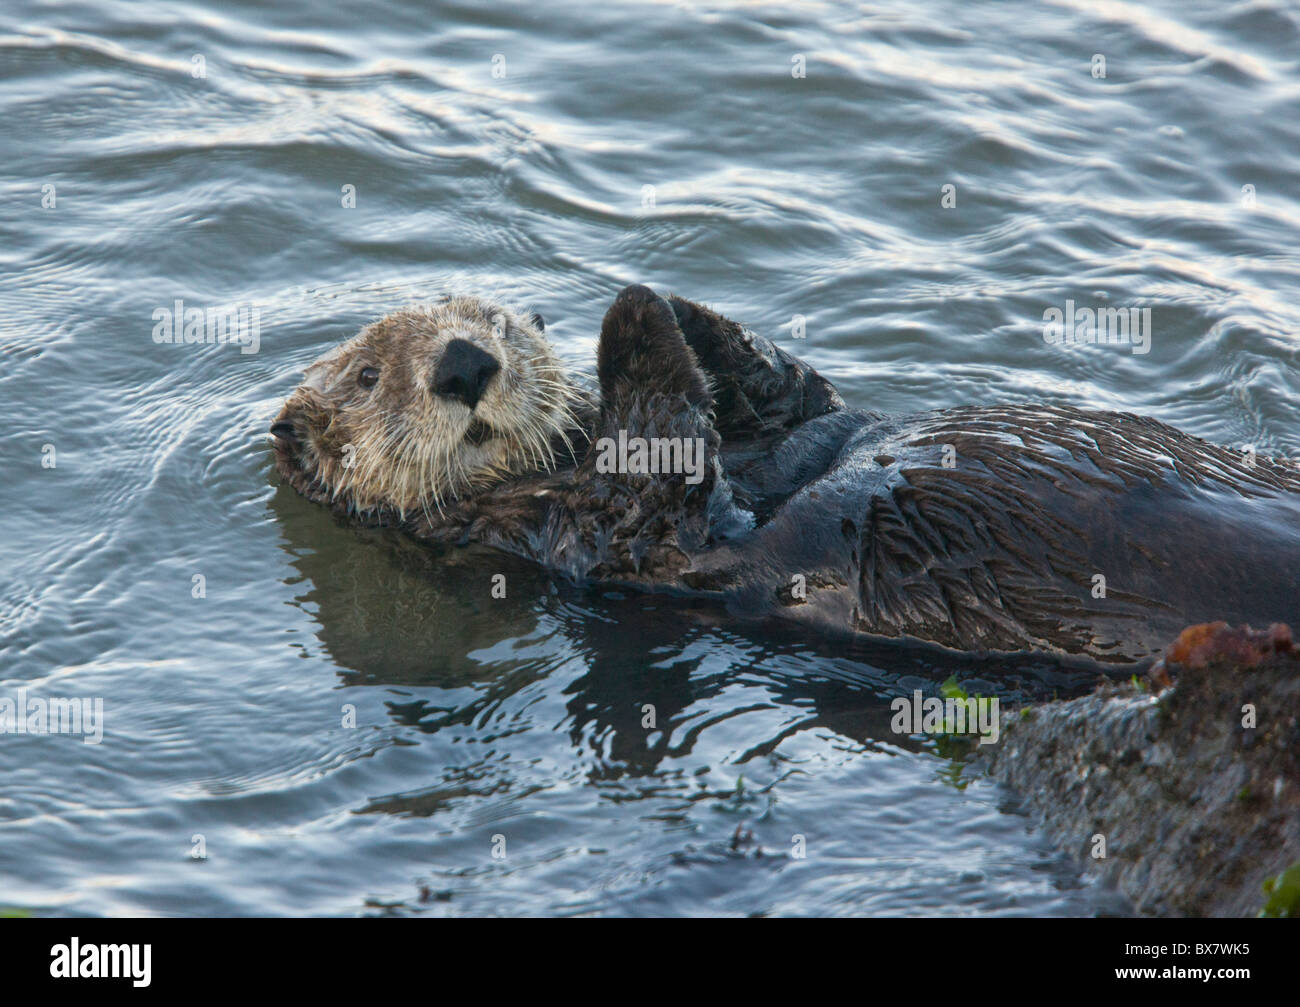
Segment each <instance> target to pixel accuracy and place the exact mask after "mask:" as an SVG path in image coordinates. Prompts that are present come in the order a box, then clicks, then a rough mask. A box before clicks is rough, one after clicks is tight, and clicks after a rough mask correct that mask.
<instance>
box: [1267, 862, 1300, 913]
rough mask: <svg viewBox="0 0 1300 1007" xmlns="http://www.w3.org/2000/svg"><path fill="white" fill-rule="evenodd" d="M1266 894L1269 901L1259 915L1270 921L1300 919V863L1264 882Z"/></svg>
mask: <svg viewBox="0 0 1300 1007" xmlns="http://www.w3.org/2000/svg"><path fill="white" fill-rule="evenodd" d="M1264 894H1265V895H1267V896H1268V901H1267V902H1265V903H1264V908H1263V909H1261V910H1260V911H1259V915H1260V916H1263V917H1267V918H1269V919H1296V918H1297V917H1300V861H1297V862H1296V863H1294V864H1292V865H1291V866H1290V867H1288V868H1287V869H1286V870H1285V871H1282V872H1281V873H1280V874H1278V875H1276V876H1275V877H1271V878H1267V879H1265V881H1264Z"/></svg>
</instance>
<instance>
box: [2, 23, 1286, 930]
mask: <svg viewBox="0 0 1300 1007" xmlns="http://www.w3.org/2000/svg"><path fill="white" fill-rule="evenodd" d="M1298 150H1300V8H1298V7H1297V6H1296V5H1295V4H1294V3H1290V2H1279V0H1256V2H1242V3H1233V2H1222V0H1178V2H1174V0H1151V2H1125V0H1049V2H1042V3H1028V2H1026V3H1015V2H1009V0H1001V2H989V0H985V2H963V0H948V2H943V0H906V2H902V0H898V2H886V3H872V4H866V5H859V4H852V3H830V2H827V3H788V2H787V3H779V4H776V3H772V4H768V3H762V2H758V3H739V2H736V3H725V2H724V3H708V4H686V3H674V4H669V3H606V4H600V5H590V4H580V3H556V4H527V5H522V4H521V5H511V6H509V7H505V6H500V5H483V6H481V7H479V6H475V5H473V4H436V3H435V4H428V5H422V4H417V3H413V2H410V3H407V2H379V3H372V4H367V5H366V6H365V7H364V9H363V10H362V9H358V10H351V11H345V10H339V9H335V8H334V7H332V6H331V5H326V4H310V5H309V4H303V3H296V2H287V3H281V4H276V5H274V6H267V5H263V4H259V3H244V2H222V3H220V4H215V3H214V4H204V3H197V2H191V3H163V4H147V5H146V4H136V3H125V2H111V0H95V2H76V0H73V2H66V3H22V2H17V3H10V4H6V5H5V7H4V9H3V11H0V472H2V475H0V515H3V517H0V521H2V522H3V535H0V572H2V576H0V700H2V699H4V698H6V697H7V698H10V699H14V700H17V699H18V698H19V697H20V696H23V697H27V698H28V699H29V700H30V699H31V698H47V699H48V698H51V697H78V698H87V699H98V700H101V701H102V705H103V721H102V727H103V737H102V740H99V742H98V743H96V744H88V743H86V741H85V739H83V738H82V737H79V736H76V735H71V734H57V735H44V736H41V735H30V734H28V735H0V907H9V908H11V909H16V910H21V911H24V912H30V913H32V914H36V915H44V914H90V915H114V914H120V915H244V914H254V915H282V914H323V915H344V916H346V915H378V914H396V915H412V916H416V915H470V914H529V915H545V914H619V915H630V914H725V915H754V914H788V915H840V914H845V915H848V914H898V915H922V914H944V915H1017V914H1033V915H1092V914H1112V913H1120V914H1122V913H1125V912H1128V911H1129V910H1128V907H1127V906H1126V905H1125V904H1124V903H1123V901H1122V900H1120V899H1118V898H1117V897H1116V896H1114V895H1113V894H1112V893H1108V892H1106V891H1104V890H1101V889H1099V888H1098V887H1097V886H1095V885H1093V884H1091V883H1089V882H1087V881H1086V880H1085V879H1084V878H1083V876H1082V874H1081V872H1080V870H1079V866H1078V862H1077V860H1076V859H1075V858H1074V856H1073V854H1074V853H1075V852H1077V851H1071V850H1058V849H1055V848H1053V847H1051V846H1049V845H1048V844H1047V843H1045V842H1044V841H1043V839H1042V837H1040V836H1039V835H1037V834H1036V833H1035V831H1034V829H1033V827H1032V822H1031V821H1030V820H1029V819H1027V818H1026V817H1024V816H1023V815H1022V814H1021V813H1020V812H1019V810H1018V807H1017V804H1016V799H1015V797H1014V795H1011V794H1009V793H1007V792H1005V791H1003V790H1001V789H999V788H997V787H995V786H994V785H992V784H991V783H989V782H987V781H985V780H980V779H970V778H969V776H968V775H966V774H963V772H962V767H961V764H960V761H957V760H954V759H953V758H952V757H951V756H952V752H951V751H949V750H948V749H946V748H945V747H944V746H941V745H938V744H936V743H935V742H934V741H926V740H923V739H920V738H915V739H911V738H902V737H900V736H898V735H896V734H894V733H892V732H891V731H890V729H889V719H890V716H891V714H890V710H889V705H888V702H889V697H890V696H892V695H896V694H898V693H900V692H905V691H907V690H909V689H911V688H913V687H918V688H920V687H924V688H928V689H933V687H934V685H935V684H936V683H937V682H938V681H941V680H942V679H943V678H944V677H946V676H947V675H948V674H950V673H951V671H952V669H951V668H949V667H940V666H939V665H938V664H936V663H935V661H934V660H932V659H931V658H928V657H926V656H925V655H923V654H917V653H913V652H911V651H909V650H908V649H907V648H903V647H896V648H888V647H882V648H877V649H875V650H872V651H870V652H862V653H858V652H855V653H852V654H848V653H842V652H838V651H836V649H835V648H833V647H831V646H829V645H827V644H825V643H823V642H821V641H816V640H811V641H809V640H774V639H768V638H764V637H760V636H755V635H752V634H749V635H747V634H746V633H744V632H740V631H739V630H738V629H737V628H736V627H734V626H728V625H727V624H725V623H716V624H713V623H709V622H708V621H707V620H699V619H693V618H687V617H686V616H685V615H684V614H683V613H682V612H681V611H679V610H677V609H674V608H673V607H672V606H671V605H667V604H665V603H664V601H663V600H662V599H657V600H656V599H651V598H644V597H637V596H618V595H616V594H612V593H608V592H606V593H601V592H594V591H585V590H580V589H576V588H573V587H570V586H566V585H563V584H557V583H555V582H553V581H552V580H551V578H549V577H547V576H546V575H545V574H544V573H542V572H541V571H538V570H535V569H532V568H530V567H528V566H527V565H526V564H523V563H520V562H518V561H515V560H512V559H509V558H506V557H502V556H499V555H495V554H492V553H490V552H487V551H483V550H470V551H464V552H459V553H455V554H453V555H451V556H449V557H436V556H433V555H431V554H429V553H428V552H426V551H424V550H422V549H420V548H418V547H415V546H412V545H411V544H409V543H405V542H403V541H401V540H400V539H397V538H395V537H393V536H390V535H386V534H379V533H368V532H357V531H354V530H349V529H347V528H343V527H341V526H339V525H338V524H336V523H335V522H334V521H333V520H332V519H331V518H330V517H329V516H328V515H326V514H325V513H323V512H322V511H321V510H320V509H319V508H316V507H314V506H312V505H310V504H308V503H306V502H305V501H303V500H301V499H300V498H298V497H297V496H296V495H295V494H294V493H293V492H292V491H290V490H287V489H286V488H284V487H282V486H281V485H280V483H279V480H278V478H277V477H276V475H275V473H274V471H273V467H272V463H271V456H270V452H269V450H268V447H267V443H266V428H267V425H268V423H269V421H270V418H271V417H272V416H273V414H274V412H275V411H276V409H277V407H278V404H279V402H280V401H281V400H282V399H283V397H284V396H285V395H286V394H287V393H288V392H289V391H290V390H291V389H292V388H293V386H294V385H295V383H296V381H297V377H298V375H299V373H300V372H301V370H302V368H303V366H304V365H306V364H307V363H308V362H310V361H311V360H312V359H313V358H314V357H315V356H317V355H318V354H319V353H321V352H322V351H323V350H325V349H326V348H327V347H329V346H331V345H333V344H334V343H336V342H337V341H339V340H341V339H343V338H346V337H347V336H349V335H351V334H353V333H354V332H355V331H356V330H357V329H358V328H359V327H361V326H362V325H364V324H365V323H366V322H368V321H370V320H373V319H375V318H377V317H379V316H380V315H382V314H384V313H385V312H387V311H389V310H391V309H393V308H395V307H398V306H401V305H403V304H408V303H412V302H418V301H420V300H422V299H429V298H432V297H434V296H436V295H437V294H439V293H442V292H446V291H462V292H482V293H488V294H491V295H493V296H498V297H502V298H505V299H507V300H509V301H511V302H514V303H516V304H520V305H527V306H529V307H531V308H533V309H536V310H539V311H540V312H541V313H542V314H543V315H544V316H545V318H546V320H547V332H548V335H549V336H550V337H551V338H552V339H553V341H554V342H555V343H556V345H557V347H558V348H559V350H560V352H561V353H562V355H563V356H564V358H565V360H566V361H568V362H569V363H570V365H571V366H572V367H573V368H574V370H575V371H583V370H590V369H591V368H592V366H593V353H594V347H595V337H596V333H597V331H598V324H599V319H600V317H601V315H602V314H603V312H604V310H605V308H606V307H607V306H608V304H609V302H610V300H611V299H612V297H613V296H614V294H615V292H616V291H617V290H618V289H619V288H620V287H621V286H622V285H624V284H626V283H629V282H644V283H648V284H651V285H652V286H654V287H656V289H659V290H662V291H674V292H677V293H680V294H683V295H685V296H688V297H692V298H695V299H699V300H704V301H707V302H709V303H711V304H713V305H714V306H716V307H717V308H719V309H720V310H722V311H723V312H725V313H727V314H729V315H731V316H733V317H736V318H739V319H741V320H743V321H745V322H746V323H748V324H749V325H751V326H752V327H753V328H755V329H757V330H759V331H763V332H766V333H768V334H770V335H772V336H773V337H774V338H775V339H776V340H777V341H778V342H779V343H781V345H783V346H786V347H787V348H788V349H790V350H792V351H793V352H796V353H798V354H799V355H800V356H803V357H805V358H807V359H808V360H810V361H811V362H812V363H813V364H814V366H816V367H817V368H819V369H820V370H821V371H822V372H823V373H825V374H826V375H827V376H828V377H830V378H831V379H832V380H834V381H835V382H836V383H837V385H838V386H839V388H840V390H841V392H842V394H843V395H844V397H845V399H846V400H847V401H848V402H849V403H851V404H853V405H855V406H861V407H870V408H876V409H881V410H888V411H910V410H919V409H925V408H932V407H939V406H948V405H959V404H980V403H996V402H1006V401H1051V402H1060V403H1069V404H1074V405H1080V406H1093V407H1102V408H1113V409H1123V410H1131V411H1136V412H1143V413H1149V414H1152V415H1155V416H1158V417H1160V418H1161V419H1164V420H1166V421H1168V422H1171V423H1174V424H1176V425H1178V426H1180V427H1182V428H1184V429H1186V430H1188V431H1190V432H1192V433H1195V434H1199V435H1202V436H1205V437H1209V438H1212V439H1215V440H1218V441H1220V442H1222V443H1226V444H1232V445H1237V446H1243V447H1244V446H1247V445H1251V446H1254V447H1255V448H1256V449H1257V450H1259V451H1260V452H1269V453H1274V454H1286V455H1291V456H1296V455H1300V424H1298V423H1297V421H1296V416H1297V407H1298V406H1300V370H1298V365H1300V361H1298V359H1297V346H1300V336H1298V333H1300V299H1297V297H1296V291H1297V290H1300V200H1298V194H1300V189H1298V187H1297V176H1296V167H1297V160H1296V154H1297V151H1298ZM948 187H951V188H948ZM352 203H354V205H347V204H352ZM178 300H180V301H182V302H183V304H184V305H185V306H189V307H199V308H203V309H225V308H232V307H233V308H236V309H238V308H240V307H243V308H244V309H246V310H248V311H250V312H251V311H253V310H254V309H255V310H256V312H257V318H258V319H259V322H260V326H259V340H258V343H257V345H256V347H255V349H256V352H248V351H251V350H253V349H254V347H253V346H251V345H250V346H238V345H232V344H227V345H187V344H180V345H177V344H165V343H158V342H156V341H155V339H154V338H153V334H154V330H155V324H156V321H155V317H156V315H155V313H156V312H157V311H159V310H160V309H163V308H172V307H173V306H174V304H175V302H176V301H178ZM1067 302H1073V303H1074V304H1075V305H1076V306H1090V307H1093V308H1100V307H1119V308H1126V309H1127V308H1145V307H1149V308H1150V309H1151V316H1150V317H1151V322H1150V329H1149V331H1148V332H1147V333H1146V336H1148V337H1149V342H1147V343H1146V344H1145V345H1144V346H1139V345H1133V344H1129V345H1105V346H1099V345H1077V346H1062V345H1056V344H1053V343H1051V342H1049V341H1048V340H1047V339H1045V338H1044V321H1043V320H1044V312H1045V311H1048V310H1049V309H1051V308H1057V309H1059V310H1062V311H1064V310H1066V307H1067ZM800 337H802V338H800ZM1138 350H1146V352H1135V351H1138ZM498 572H504V573H507V574H508V583H509V585H510V586H509V591H508V597H507V598H505V599H494V598H492V597H491V596H490V584H489V578H490V576H491V574H493V573H498ZM1004 671H1005V673H1006V674H1005V675H1004V676H1002V680H1003V681H1004V683H1005V681H1008V680H1009V681H1012V683H1013V685H1014V682H1015V681H1017V679H1015V674H1020V673H1021V672H1015V673H1014V674H1013V670H1012V669H998V668H987V667H982V668H979V669H977V672H978V675H977V677H978V676H983V678H984V679H998V678H999V676H1000V675H1002V672H1004ZM1022 671H1023V669H1022ZM1031 672H1033V673H1032V674H1030V675H1029V678H1032V679H1033V680H1034V681H1036V682H1038V683H1039V684H1043V683H1047V685H1048V686H1049V687H1051V683H1052V682H1053V679H1052V672H1051V671H1050V669H1049V670H1042V669H1031ZM646 704H650V705H653V706H654V707H655V711H656V716H657V725H656V728H655V729H654V730H647V729H646V728H644V727H643V726H642V716H643V714H642V708H643V706H645V705H646ZM91 740H92V741H93V740H95V739H93V738H92V739H91ZM1082 844H1083V840H1082V839H1081V842H1080V849H1082ZM799 852H802V853H803V854H804V855H803V856H795V855H792V853H799Z"/></svg>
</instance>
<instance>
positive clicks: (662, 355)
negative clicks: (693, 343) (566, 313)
mask: <svg viewBox="0 0 1300 1007" xmlns="http://www.w3.org/2000/svg"><path fill="white" fill-rule="evenodd" d="M596 358H597V359H596V370H597V374H598V376H599V378H600V387H601V393H602V395H603V396H604V397H605V398H606V399H611V398H612V397H613V395H614V393H615V392H616V391H617V392H618V393H619V394H622V395H626V394H629V393H631V394H637V395H652V394H656V393H664V394H673V393H678V394H682V395H685V396H686V398H687V400H688V401H690V402H691V403H692V404H693V405H708V404H709V403H710V402H711V398H710V395H709V389H708V383H707V381H706V380H705V377H704V373H703V372H702V371H701V370H700V366H699V363H698V361H697V360H696V359H695V354H694V353H692V352H691V349H690V347H689V346H687V344H686V339H685V338H684V337H683V336H682V331H681V329H680V328H679V327H678V325H677V316H676V315H675V314H674V313H673V309H672V306H671V305H670V304H669V303H668V302H667V301H666V300H664V299H663V298H662V297H660V296H659V295H658V294H656V293H655V292H654V291H653V290H651V289H650V288H649V287H646V286H644V285H642V284H639V283H637V284H633V285H631V286H628V287H624V288H623V289H622V290H621V291H619V294H618V296H617V297H616V298H614V303H613V304H611V305H610V307H609V310H608V311H606V312H605V319H604V321H603V322H602V323H601V326H600V347H599V350H598V351H597V354H596Z"/></svg>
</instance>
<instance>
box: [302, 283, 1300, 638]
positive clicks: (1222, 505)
mask: <svg viewBox="0 0 1300 1007" xmlns="http://www.w3.org/2000/svg"><path fill="white" fill-rule="evenodd" d="M597 370H598V375H599V378H600V390H601V398H600V403H599V407H598V410H597V409H596V408H594V407H593V409H592V410H591V411H590V412H589V413H587V414H585V415H584V416H583V423H584V427H585V429H584V430H583V431H582V432H581V433H582V434H583V437H580V438H579V439H578V440H576V441H575V443H577V444H580V445H581V446H582V449H581V450H579V451H578V452H577V455H576V456H570V458H569V464H567V465H565V466H563V467H562V468H560V469H559V470H558V471H556V472H553V473H536V474H524V475H521V476H519V477H517V478H515V479H512V480H510V481H508V482H505V483H502V484H500V485H498V486H495V487H493V488H491V489H489V490H486V491H485V492H483V493H481V494H479V495H478V496H476V497H474V498H473V499H469V500H462V501H456V502H453V503H452V504H451V506H450V507H448V508H447V509H446V510H445V511H444V513H442V514H441V515H437V514H435V515H430V516H422V517H421V518H420V519H419V520H418V521H410V522H406V523H404V524H403V523H400V522H398V521H397V519H396V518H395V517H394V516H392V515H382V514H378V515H374V514H372V515H368V516H367V517H368V518H369V519H370V520H372V521H374V522H376V523H387V524H400V525H401V527H403V528H404V530H406V531H408V532H409V533H411V534H413V535H415V536H416V537H419V538H422V539H427V540H436V541H443V542H455V543H468V542H480V543H484V544H487V545H491V546H495V547H498V548H502V549H506V550H508V551H510V552H512V553H516V554H518V555H522V556H525V557H527V558H529V559H532V560H535V561H537V562H539V563H542V564H544V565H545V566H547V567H549V568H551V569H554V570H558V571H562V572H564V573H566V574H568V575H569V576H571V577H573V578H575V579H577V580H579V581H586V580H596V581H607V582H615V583H621V584H626V585H630V586H635V587H639V588H642V589H651V590H663V591H669V592H673V593H676V594H680V595H683V596H696V597H708V598H711V599H714V600H717V601H720V602H722V603H723V604H724V605H725V606H726V609H727V611H728V612H729V613H730V614H731V615H732V616H733V617H735V618H738V619H745V620H761V619H769V618H776V619H779V620H780V621H782V622H792V623H794V624H795V625H802V626H803V627H804V628H805V630H812V631H815V632H816V633H817V634H818V635H820V636H827V635H831V636H835V635H845V634H871V635H873V636H883V637H913V638H916V639H920V640H925V641H930V642H933V643H938V644H941V645H943V646H947V647H951V648H955V649H959V650H963V651H1022V650H1029V651H1041V652H1048V653H1058V654H1060V653H1065V654H1076V655H1083V656H1086V657H1089V658H1093V659H1096V660H1100V661H1108V662H1128V661H1135V660H1140V659H1143V658H1146V657H1148V656H1150V655H1153V654H1155V653H1156V652H1158V651H1159V650H1160V648H1161V647H1163V646H1164V644H1166V643H1167V642H1168V641H1169V640H1170V639H1172V638H1173V637H1174V636H1176V635H1177V633H1178V632H1179V631H1180V630H1181V629H1182V627H1183V626H1184V625H1186V624H1188V623H1190V622H1199V621H1204V620H1209V619H1218V618H1223V619H1227V620H1229V621H1233V622H1237V621H1240V622H1253V623H1255V624H1264V623H1268V622H1270V621H1288V620H1289V621H1292V622H1294V621H1296V615H1297V611H1296V598H1297V597H1300V578H1298V575H1297V570H1298V569H1300V565H1298V562H1297V561H1300V476H1298V475H1297V473H1296V472H1295V470H1294V469H1293V468H1290V467H1287V466H1284V465H1282V464H1280V463H1277V462H1274V461H1271V460H1269V459H1266V458H1259V459H1258V460H1257V461H1256V464H1255V465H1254V466H1253V467H1252V466H1250V465H1248V464H1247V463H1246V462H1245V460H1244V459H1243V457H1242V456H1241V455H1240V454H1239V453H1237V452H1234V451H1231V450H1229V449H1227V448H1223V447H1218V446H1216V445H1213V444H1210V443H1208V442H1206V441H1203V440H1200V439H1198V438H1194V437H1190V436H1188V435H1186V434H1183V433H1181V432H1179V431H1177V430H1175V429H1173V428H1172V427H1169V426H1166V425H1165V424H1162V423H1160V422H1158V421H1156V420H1153V419H1148V418H1144V417H1138V416H1134V415H1131V414H1122V413H1120V414H1116V413H1100V412H1091V411H1085V410H1078V409H1072V408H1067V407H1060V406H995V407H970V408H961V409H949V410H940V411H935V412H929V413H921V414H917V415H913V416H904V417H886V416H882V415H879V414H876V413H871V412H864V411H856V410H848V409H846V408H845V406H844V403H843V401H842V400H841V399H840V397H839V395H838V393H837V392H836V391H835V389H834V388H833V387H832V386H831V384H830V383H829V382H828V381H826V379H824V378H823V377H822V376H821V375H819V374H817V373H816V372H815V371H814V370H812V369H811V368H810V367H808V365H807V364H805V363H803V362H802V361H800V360H797V359H796V358H794V357H792V356H790V355H789V354H788V353H786V352H785V351H783V350H781V349H780V348H778V347H776V346H775V345H773V344H772V343H771V342H769V341H768V340H766V339H764V338H763V337H761V336H757V335H755V334H754V333H752V332H750V331H749V330H747V329H745V328H743V327H742V326H740V325H738V324H736V323H735V322H732V321H730V320H728V319H725V318H723V317H721V316H720V315H718V314H716V313H714V312H712V311H710V310H709V309H707V308H705V307H702V306H701V305H698V304H694V303H692V302H690V301H686V300H683V299H682V298H678V297H672V298H669V299H663V298H660V297H658V296H657V295H655V294H654V293H653V292H652V291H650V290H649V289H647V288H646V287H642V286H633V287H628V288H626V289H625V290H623V291H622V292H621V293H620V294H619V296H618V297H617V299H616V300H615V301H614V303H613V305H612V306H611V307H610V309H609V311H608V312H607V313H606V315H605V319H604V322H603V325H602V327H601V335H600V347H599V352H598V367H597ZM620 430H625V431H626V432H627V435H628V436H629V437H634V436H644V437H680V438H695V437H700V438H702V439H703V440H704V443H705V446H706V451H707V465H706V467H705V472H704V479H703V481H702V482H701V483H699V484H697V485H691V484H689V483H687V482H686V479H685V476H684V475H682V474H676V475H633V474H605V473H599V472H597V471H596V465H595V457H596V452H595V451H594V450H587V449H586V446H587V444H595V442H596V441H597V440H598V439H599V438H601V437H612V438H615V439H616V438H617V437H618V432H619V431H620ZM584 438H589V439H584ZM945 445H951V447H952V449H953V450H954V451H955V462H956V464H955V466H954V467H946V466H945V465H944V446H945ZM583 451H585V452H586V453H585V454H584V453H583ZM281 470H282V471H285V459H284V458H283V456H282V457H281ZM285 474H286V475H297V476H298V477H299V479H298V482H301V473H292V472H289V471H286V473H285ZM298 482H295V485H298ZM299 488H300V489H303V487H302V486H300V487H299ZM306 491H307V492H308V495H312V494H311V493H310V491H309V488H308V489H307V490H306ZM316 498H317V499H319V498H320V496H319V494H317V495H316ZM1095 574H1101V575H1104V576H1105V578H1106V592H1105V596H1104V597H1100V598H1097V597H1093V593H1094V591H1093V586H1094V581H1093V577H1094V575H1095ZM795 575H801V576H802V577H804V578H805V580H806V598H801V597H799V596H798V592H797V591H796V590H795V589H794V586H793V585H794V581H793V578H794V576H795Z"/></svg>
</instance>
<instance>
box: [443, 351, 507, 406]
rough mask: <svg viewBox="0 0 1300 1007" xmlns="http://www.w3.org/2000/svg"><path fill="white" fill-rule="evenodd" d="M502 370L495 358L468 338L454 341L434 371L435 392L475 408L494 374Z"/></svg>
mask: <svg viewBox="0 0 1300 1007" xmlns="http://www.w3.org/2000/svg"><path fill="white" fill-rule="evenodd" d="M499 370H501V365H500V364H498V363H497V361H496V357H494V356H492V354H490V353H487V352H485V351H484V350H480V349H479V348H478V347H477V346H475V345H474V344H473V343H471V342H470V341H469V340H468V339H453V340H452V341H451V342H449V343H448V344H447V348H446V349H445V350H443V351H442V359H441V360H439V361H438V366H437V368H436V369H435V370H434V372H433V390H434V392H436V393H437V394H438V395H445V396H447V398H451V399H460V401H461V402H464V403H465V405H467V406H469V407H470V408H471V409H473V408H474V407H475V406H476V405H478V400H479V399H481V398H482V397H483V389H485V388H487V385H488V382H489V381H491V380H492V375H493V374H495V373H496V372H497V371H499Z"/></svg>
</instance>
